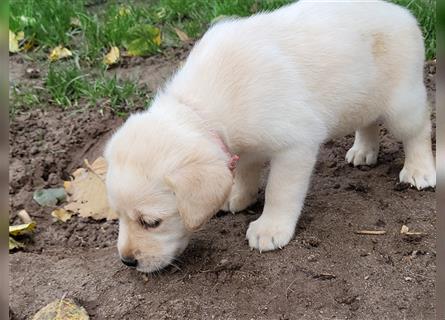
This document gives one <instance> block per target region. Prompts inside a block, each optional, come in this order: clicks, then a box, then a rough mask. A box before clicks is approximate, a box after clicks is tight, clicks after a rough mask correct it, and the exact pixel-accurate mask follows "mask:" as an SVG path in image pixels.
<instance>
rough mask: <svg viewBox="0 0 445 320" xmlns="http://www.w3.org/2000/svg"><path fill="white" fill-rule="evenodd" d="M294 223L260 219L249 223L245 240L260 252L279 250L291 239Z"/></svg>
mask: <svg viewBox="0 0 445 320" xmlns="http://www.w3.org/2000/svg"><path fill="white" fill-rule="evenodd" d="M294 231H295V223H293V222H289V221H277V220H271V219H269V218H263V217H260V218H258V219H257V220H256V221H253V222H251V223H250V225H249V228H248V229H247V233H246V238H247V240H248V241H249V246H250V247H251V248H254V249H258V250H259V251H260V252H263V251H271V250H275V249H281V248H283V247H284V246H285V245H286V244H288V243H289V241H290V240H291V239H292V236H293V235H294Z"/></svg>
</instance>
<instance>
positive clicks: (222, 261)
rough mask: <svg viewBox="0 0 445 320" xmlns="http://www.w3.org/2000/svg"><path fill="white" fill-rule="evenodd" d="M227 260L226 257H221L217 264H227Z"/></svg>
mask: <svg viewBox="0 0 445 320" xmlns="http://www.w3.org/2000/svg"><path fill="white" fill-rule="evenodd" d="M228 263H229V260H228V259H222V260H221V261H220V262H219V264H221V265H224V264H228Z"/></svg>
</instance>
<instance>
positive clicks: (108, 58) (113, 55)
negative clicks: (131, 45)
mask: <svg viewBox="0 0 445 320" xmlns="http://www.w3.org/2000/svg"><path fill="white" fill-rule="evenodd" d="M119 57H120V52H119V48H118V47H111V49H110V52H108V53H107V54H106V55H105V57H104V60H103V62H104V63H105V64H107V65H112V64H115V63H116V62H117V61H118V60H119Z"/></svg>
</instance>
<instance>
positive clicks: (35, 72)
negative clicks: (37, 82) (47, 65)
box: [25, 68, 40, 79]
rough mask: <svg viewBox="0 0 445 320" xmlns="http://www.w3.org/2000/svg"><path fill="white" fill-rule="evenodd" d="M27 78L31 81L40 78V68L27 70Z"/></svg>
mask: <svg viewBox="0 0 445 320" xmlns="http://www.w3.org/2000/svg"><path fill="white" fill-rule="evenodd" d="M25 72H26V76H27V77H28V78H30V79H37V78H39V77H40V70H39V69H38V68H26V70H25Z"/></svg>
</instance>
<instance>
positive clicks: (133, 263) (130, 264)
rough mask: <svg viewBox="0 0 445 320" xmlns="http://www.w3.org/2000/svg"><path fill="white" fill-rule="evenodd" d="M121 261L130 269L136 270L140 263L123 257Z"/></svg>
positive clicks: (131, 258)
mask: <svg viewBox="0 0 445 320" xmlns="http://www.w3.org/2000/svg"><path fill="white" fill-rule="evenodd" d="M121 260H122V263H123V264H125V265H126V266H128V267H133V268H135V267H137V265H138V261H137V260H136V259H135V258H133V257H122V258H121Z"/></svg>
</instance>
